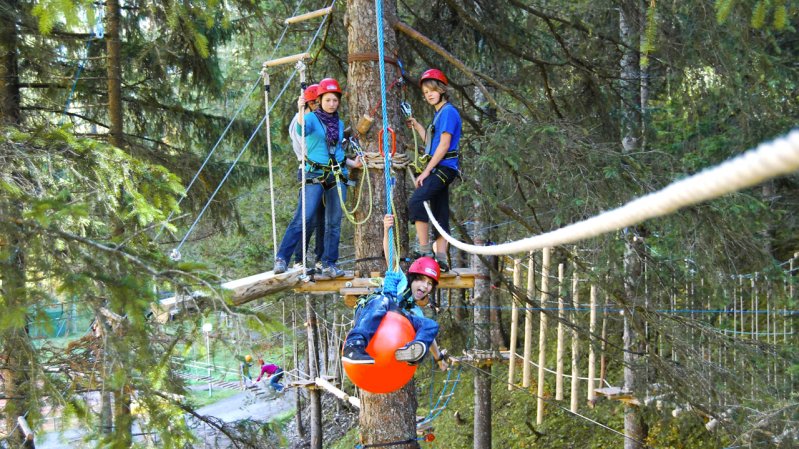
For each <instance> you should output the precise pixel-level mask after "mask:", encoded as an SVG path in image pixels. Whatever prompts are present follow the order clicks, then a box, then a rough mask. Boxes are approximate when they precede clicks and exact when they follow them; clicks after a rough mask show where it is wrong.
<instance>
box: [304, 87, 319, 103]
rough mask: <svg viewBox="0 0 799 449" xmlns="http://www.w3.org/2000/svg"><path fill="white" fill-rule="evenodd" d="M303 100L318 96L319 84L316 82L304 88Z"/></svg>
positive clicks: (313, 98)
mask: <svg viewBox="0 0 799 449" xmlns="http://www.w3.org/2000/svg"><path fill="white" fill-rule="evenodd" d="M304 97H305V102H306V103H307V102H309V101H316V99H317V98H319V85H318V84H311V85H310V86H308V87H306V88H305V93H304Z"/></svg>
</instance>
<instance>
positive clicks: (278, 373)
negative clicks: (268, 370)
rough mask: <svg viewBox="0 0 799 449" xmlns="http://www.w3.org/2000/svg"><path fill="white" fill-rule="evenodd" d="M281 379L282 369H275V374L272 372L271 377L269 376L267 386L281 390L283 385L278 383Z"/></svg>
mask: <svg viewBox="0 0 799 449" xmlns="http://www.w3.org/2000/svg"><path fill="white" fill-rule="evenodd" d="M281 379H283V370H282V369H278V370H277V371H275V374H272V377H270V378H269V386H270V387H272V388H274V389H275V391H283V388H284V387H283V385H281V384H280V380H281Z"/></svg>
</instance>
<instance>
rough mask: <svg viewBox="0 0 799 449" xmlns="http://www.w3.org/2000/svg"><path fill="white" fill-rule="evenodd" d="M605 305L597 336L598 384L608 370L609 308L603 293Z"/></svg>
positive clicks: (606, 296)
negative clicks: (600, 327) (600, 329)
mask: <svg viewBox="0 0 799 449" xmlns="http://www.w3.org/2000/svg"><path fill="white" fill-rule="evenodd" d="M607 284H608V279H607V278H605V285H607ZM603 296H604V297H605V303H604V304H605V306H604V307H603V309H602V332H601V333H600V337H599V340H600V341H599V385H600V386H602V385H605V377H606V375H607V370H608V354H607V346H608V343H607V342H608V309H609V308H610V304H609V303H608V301H610V295H608V294H607V293H605V294H604V295H603Z"/></svg>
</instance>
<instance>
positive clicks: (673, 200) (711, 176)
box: [424, 129, 799, 255]
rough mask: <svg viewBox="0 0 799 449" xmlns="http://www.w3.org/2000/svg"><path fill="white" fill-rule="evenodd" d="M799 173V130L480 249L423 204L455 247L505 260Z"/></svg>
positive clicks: (438, 228) (433, 220)
mask: <svg viewBox="0 0 799 449" xmlns="http://www.w3.org/2000/svg"><path fill="white" fill-rule="evenodd" d="M797 170H799V129H795V130H793V131H791V132H790V133H788V134H787V135H786V136H783V137H780V138H777V139H775V140H773V141H771V142H767V143H761V144H760V145H758V147H757V148H755V149H752V150H749V151H747V152H746V153H744V154H742V155H740V156H738V157H736V158H733V159H730V160H728V161H727V162H724V163H722V164H720V165H717V166H716V167H712V168H709V169H706V170H704V171H702V172H700V173H698V174H696V175H693V176H691V177H689V178H686V179H683V180H681V181H676V182H674V183H672V184H670V185H668V186H666V187H665V188H664V189H662V190H660V191H657V192H654V193H650V194H648V195H646V196H642V197H640V198H638V199H635V200H633V201H630V202H629V203H627V204H625V205H624V206H621V207H619V208H616V209H613V210H610V211H607V212H604V213H601V214H599V215H596V216H594V217H592V218H589V219H587V220H584V221H581V222H578V223H574V224H571V225H569V226H566V227H564V228H561V229H558V230H555V231H552V232H548V233H546V234H540V235H537V236H533V237H528V238H526V239H522V240H518V241H515V242H508V243H503V244H500V245H494V246H477V245H470V244H467V243H463V242H460V241H458V240H456V239H455V238H453V237H452V236H451V235H449V234H447V233H446V232H444V230H443V229H441V225H440V224H438V222H437V221H436V219H435V218H433V213H432V211H431V210H430V205H429V204H427V202H425V203H424V207H425V209H426V210H427V215H428V217H429V218H430V222H431V223H433V226H435V227H436V229H437V230H438V233H439V234H440V235H442V236H443V237H444V238H445V239H446V240H447V241H448V242H449V243H450V244H451V245H453V246H455V247H456V248H459V249H461V250H463V251H466V252H469V253H472V254H481V255H505V254H516V253H524V252H528V251H533V250H537V249H541V248H545V247H553V246H560V245H565V244H570V243H575V242H578V241H581V240H585V239H589V238H592V237H596V236H598V235H601V234H604V233H607V232H611V231H617V230H619V229H622V228H624V227H627V226H632V225H635V224H637V223H641V222H642V221H644V220H647V219H650V218H655V217H661V216H664V215H668V214H670V213H672V212H674V211H676V210H678V209H681V208H683V207H686V206H691V205H694V204H698V203H701V202H703V201H707V200H710V199H713V198H718V197H720V196H722V195H725V194H727V193H732V192H736V191H738V190H741V189H745V188H747V187H752V186H754V185H756V184H759V183H761V182H763V181H765V180H768V179H771V178H776V177H778V176H782V175H786V174H789V173H792V172H795V171H797Z"/></svg>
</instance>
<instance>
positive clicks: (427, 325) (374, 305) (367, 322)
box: [347, 295, 438, 350]
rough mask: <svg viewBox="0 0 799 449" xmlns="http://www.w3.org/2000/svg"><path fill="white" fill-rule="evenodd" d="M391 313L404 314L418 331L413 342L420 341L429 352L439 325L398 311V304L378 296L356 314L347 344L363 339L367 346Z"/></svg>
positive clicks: (383, 296) (385, 297)
mask: <svg viewBox="0 0 799 449" xmlns="http://www.w3.org/2000/svg"><path fill="white" fill-rule="evenodd" d="M389 311H394V312H399V313H402V316H404V317H405V318H407V319H408V321H410V322H411V325H412V326H413V330H415V331H416V337H415V338H414V339H413V341H420V342H422V343H424V344H425V347H426V348H427V349H428V350H429V349H430V345H432V344H433V340H435V339H436V335H438V323H437V322H436V321H435V320H431V319H430V318H426V317H420V316H417V315H414V314H413V313H403V312H402V311H401V310H399V309H398V307H397V304H396V303H395V302H394V300H392V299H391V298H389V297H388V296H385V295H380V296H376V297H374V298H372V299H370V300H369V301H368V302H367V303H366V304H365V305H364V306H363V307H361V308H359V309H358V310H357V311H356V312H355V326H353V328H352V330H351V331H350V333H349V334H348V335H347V343H351V342H353V341H354V340H355V339H356V338H363V339H364V342H365V344H367V345H368V344H369V341H370V340H371V339H372V337H373V336H374V335H375V332H377V327H378V326H380V322H381V321H383V317H384V316H386V314H387V313H388V312H389Z"/></svg>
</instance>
